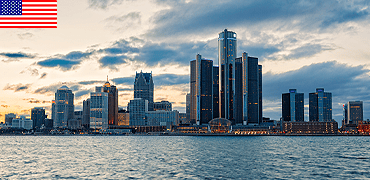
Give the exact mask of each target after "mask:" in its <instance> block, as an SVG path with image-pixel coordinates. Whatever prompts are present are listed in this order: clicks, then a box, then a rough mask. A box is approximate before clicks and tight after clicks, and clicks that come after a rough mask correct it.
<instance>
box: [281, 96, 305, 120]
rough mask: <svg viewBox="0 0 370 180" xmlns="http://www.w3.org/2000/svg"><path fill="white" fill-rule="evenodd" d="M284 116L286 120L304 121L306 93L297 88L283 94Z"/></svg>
mask: <svg viewBox="0 0 370 180" xmlns="http://www.w3.org/2000/svg"><path fill="white" fill-rule="evenodd" d="M281 99H282V113H281V114H282V115H281V116H282V117H283V120H284V121H292V122H296V121H302V122H303V121H304V94H303V93H297V90H296V89H289V93H283V94H282V98H281Z"/></svg>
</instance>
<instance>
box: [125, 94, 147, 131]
mask: <svg viewBox="0 0 370 180" xmlns="http://www.w3.org/2000/svg"><path fill="white" fill-rule="evenodd" d="M147 111H148V100H146V99H142V98H134V99H133V100H130V105H129V112H130V122H129V124H130V126H146V125H148V121H147V119H146V117H145V113H146V112H147Z"/></svg>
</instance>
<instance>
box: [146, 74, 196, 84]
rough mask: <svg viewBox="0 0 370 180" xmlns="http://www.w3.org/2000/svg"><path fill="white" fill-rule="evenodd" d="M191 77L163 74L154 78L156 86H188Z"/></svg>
mask: <svg viewBox="0 0 370 180" xmlns="http://www.w3.org/2000/svg"><path fill="white" fill-rule="evenodd" d="M189 78H190V77H189V75H177V74H161V75H157V76H154V77H153V81H154V83H155V85H159V86H162V85H178V84H188V83H189Z"/></svg>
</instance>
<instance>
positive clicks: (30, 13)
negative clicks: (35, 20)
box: [22, 13, 57, 15]
mask: <svg viewBox="0 0 370 180" xmlns="http://www.w3.org/2000/svg"><path fill="white" fill-rule="evenodd" d="M22 15H57V13H22Z"/></svg>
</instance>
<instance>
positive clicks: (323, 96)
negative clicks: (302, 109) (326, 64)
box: [309, 88, 332, 122]
mask: <svg viewBox="0 0 370 180" xmlns="http://www.w3.org/2000/svg"><path fill="white" fill-rule="evenodd" d="M309 101H310V102H309V118H310V121H311V122H312V121H319V122H325V121H331V120H332V94H331V93H330V92H325V91H324V88H316V92H314V93H310V94H309Z"/></svg>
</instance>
